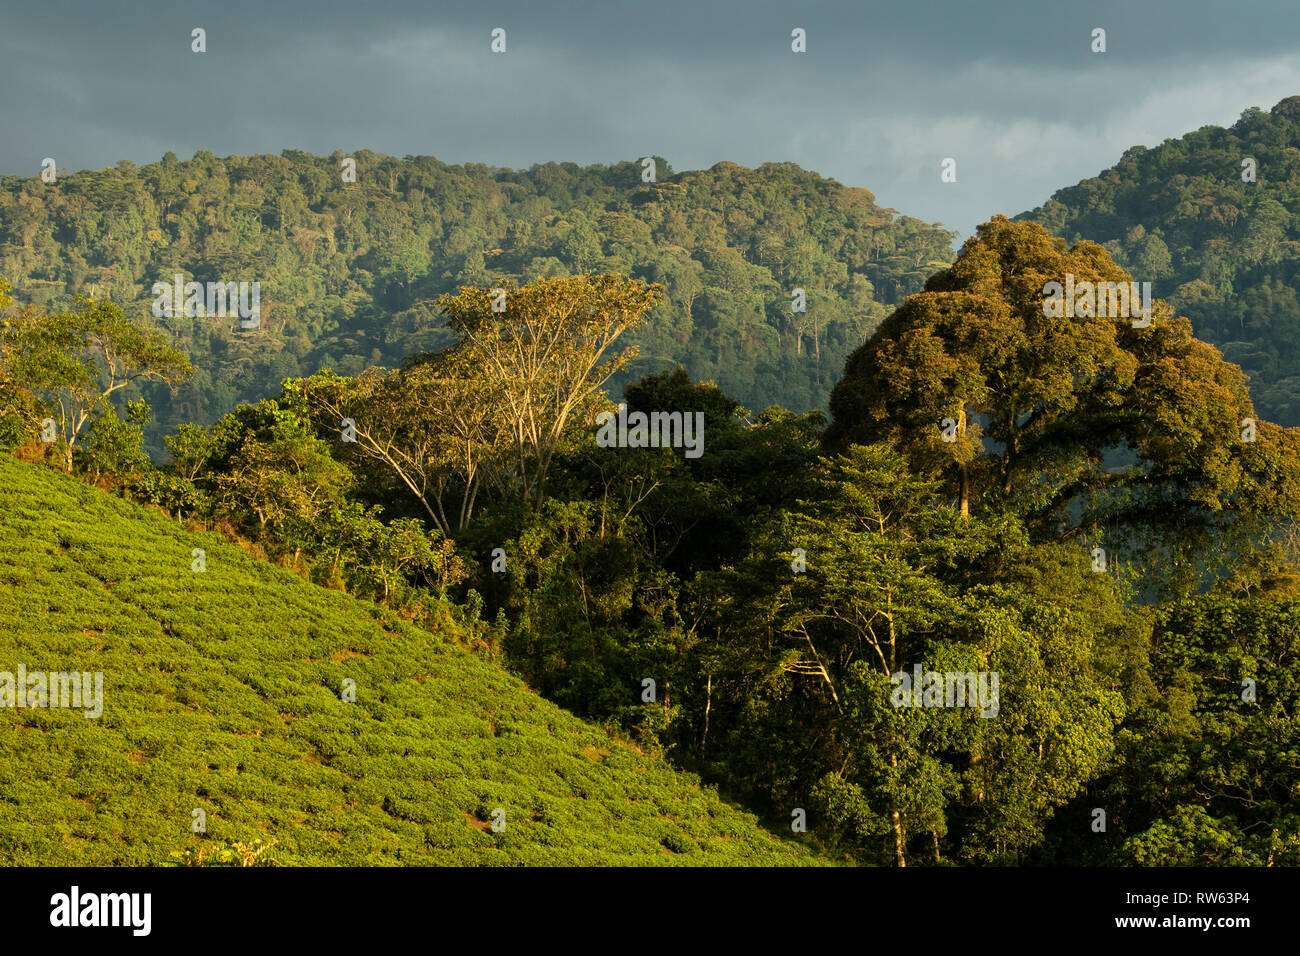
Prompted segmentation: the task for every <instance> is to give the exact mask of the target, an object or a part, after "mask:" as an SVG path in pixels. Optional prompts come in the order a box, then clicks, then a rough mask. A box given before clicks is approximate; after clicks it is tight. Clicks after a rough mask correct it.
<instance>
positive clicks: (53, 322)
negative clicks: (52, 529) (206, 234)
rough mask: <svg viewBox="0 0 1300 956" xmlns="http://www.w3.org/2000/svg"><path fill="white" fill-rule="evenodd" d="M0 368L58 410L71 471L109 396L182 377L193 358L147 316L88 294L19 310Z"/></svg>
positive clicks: (0, 343) (0, 334) (5, 331)
mask: <svg viewBox="0 0 1300 956" xmlns="http://www.w3.org/2000/svg"><path fill="white" fill-rule="evenodd" d="M0 367H2V368H3V374H4V376H5V377H6V378H7V379H11V380H13V381H15V382H18V383H19V384H21V385H23V386H24V387H26V388H28V389H30V390H31V391H32V392H33V393H34V394H35V395H36V396H37V397H38V398H40V399H42V400H43V401H44V402H45V403H46V404H47V405H48V406H50V407H51V408H52V409H57V410H58V418H57V419H56V422H57V425H58V429H59V434H60V436H61V439H62V446H63V449H62V450H63V463H64V468H65V470H67V471H71V470H72V462H73V453H74V450H75V448H76V445H77V441H78V438H79V436H80V435H81V431H82V428H83V427H84V426H85V425H86V423H87V421H89V420H90V418H91V416H92V415H94V414H95V413H96V412H98V411H100V410H101V409H102V408H103V406H104V404H105V403H106V402H107V401H108V399H109V396H111V395H112V394H113V393H114V392H117V391H119V390H121V389H123V388H126V387H127V386H128V385H130V384H132V383H134V382H138V381H143V380H154V381H161V382H166V383H168V384H176V383H178V382H180V381H181V380H183V379H184V378H185V377H186V376H187V375H189V374H190V371H191V366H190V363H189V360H188V359H187V358H186V357H185V356H184V355H183V354H182V353H181V352H179V351H178V350H177V349H175V348H173V347H172V346H171V345H170V344H169V343H168V341H167V338H166V336H164V335H163V334H162V333H161V332H158V331H157V330H155V329H152V328H150V327H149V326H148V325H146V324H145V322H144V320H136V319H130V318H128V317H127V316H126V315H125V314H124V313H123V312H122V310H121V309H120V308H118V307H117V306H116V305H114V304H113V303H112V302H108V301H98V302H97V301H95V300H93V299H87V298H81V299H78V302H77V305H76V307H75V308H74V309H71V310H68V311H62V312H43V311H41V310H38V309H32V308H27V309H22V310H19V311H18V312H17V313H16V314H15V315H14V316H13V317H12V318H10V319H9V320H8V321H7V322H6V324H5V326H4V327H2V328H0Z"/></svg>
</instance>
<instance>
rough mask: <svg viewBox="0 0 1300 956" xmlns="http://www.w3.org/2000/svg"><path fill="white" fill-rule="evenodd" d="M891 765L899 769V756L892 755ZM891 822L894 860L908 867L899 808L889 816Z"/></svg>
mask: <svg viewBox="0 0 1300 956" xmlns="http://www.w3.org/2000/svg"><path fill="white" fill-rule="evenodd" d="M889 763H890V765H891V766H892V767H894V768H895V769H897V768H898V755H897V754H890V755H889ZM889 818H890V822H891V823H892V825H893V830H894V859H895V860H896V861H897V863H898V865H899V866H907V859H906V857H905V856H904V855H903V815H902V814H901V813H899V812H898V808H897V806H895V807H894V810H893V812H891V813H890V815H889Z"/></svg>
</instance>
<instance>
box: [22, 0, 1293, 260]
mask: <svg viewBox="0 0 1300 956" xmlns="http://www.w3.org/2000/svg"><path fill="white" fill-rule="evenodd" d="M7 6H8V7H9V9H8V10H7V11H6V12H5V13H4V15H3V18H2V19H0V23H2V24H3V27H2V28H0V173H6V174H15V173H16V174H22V175H36V174H37V173H39V169H40V163H41V160H42V159H43V158H44V157H46V156H51V157H54V158H55V160H56V161H57V163H58V166H59V167H60V168H67V169H70V170H78V169H87V168H100V167H103V166H109V165H113V164H115V163H116V162H117V161H118V160H120V159H130V160H133V161H134V162H136V163H140V164H144V163H147V162H153V161H155V160H157V159H159V158H160V157H161V155H162V154H163V153H164V152H166V151H167V150H172V151H173V152H175V153H176V154H177V155H178V156H181V157H185V158H188V157H189V156H192V155H193V154H194V152H195V151H196V150H199V149H208V150H211V151H212V152H214V153H216V154H217V155H218V156H227V155H230V154H245V155H246V154H250V153H279V152H280V151H281V150H282V149H285V148H294V149H302V150H307V151H309V152H313V153H318V154H328V153H331V152H333V151H334V150H335V149H343V150H348V151H351V150H355V149H363V148H365V149H372V150H374V151H376V152H382V153H388V154H390V155H395V156H403V155H408V154H409V155H417V154H427V155H434V156H437V157H438V158H439V159H441V160H443V161H445V162H452V163H462V162H481V163H487V164H488V165H493V166H510V167H528V166H531V165H532V164H533V163H538V162H547V161H550V160H556V161H573V162H577V163H580V164H583V165H587V164H591V163H612V162H617V161H620V160H634V159H638V158H640V157H642V156H645V155H649V154H652V153H653V154H657V155H660V156H664V157H665V158H667V160H668V161H669V162H670V163H671V164H672V165H673V167H674V168H675V169H677V170H683V169H699V168H707V167H709V166H712V165H713V164H714V163H716V162H718V161H720V160H730V161H732V162H737V163H741V164H743V165H746V166H756V165H758V164H760V163H763V162H780V161H790V162H795V163H798V164H800V165H801V166H804V167H806V168H808V169H812V170H815V171H817V172H819V173H821V174H822V175H825V176H830V177H833V178H835V179H838V180H839V181H840V182H842V183H844V184H846V185H850V186H863V187H866V188H867V189H870V190H871V191H872V192H874V193H875V194H876V197H877V200H878V201H879V202H880V203H882V204H883V205H886V206H890V207H892V208H894V209H897V210H899V211H901V212H905V213H907V214H908V215H913V216H917V217H920V218H922V219H925V220H927V221H938V222H942V223H943V224H944V225H946V226H948V227H949V228H952V229H956V230H959V231H960V232H961V234H962V237H965V236H966V235H967V234H969V233H970V232H971V231H972V230H973V229H974V227H975V225H976V224H977V223H979V222H982V221H984V220H986V219H988V218H989V217H990V216H992V215H994V214H995V213H999V212H1004V213H1007V214H1009V215H1013V214H1015V213H1018V212H1021V211H1023V210H1025V209H1028V208H1032V207H1033V206H1036V205H1038V204H1040V203H1041V202H1043V201H1044V200H1045V199H1047V198H1048V197H1049V196H1050V195H1051V194H1052V192H1054V191H1055V190H1056V189H1058V188H1060V187H1061V186H1065V185H1070V184H1072V183H1074V182H1077V181H1078V180H1079V179H1082V178H1085V177H1088V176H1094V175H1096V174H1097V173H1098V172H1100V171H1101V170H1102V169H1104V168H1106V167H1107V166H1110V165H1112V164H1113V163H1114V162H1115V161H1116V160H1117V159H1118V158H1119V156H1120V155H1121V154H1122V153H1123V151H1124V150H1125V149H1127V148H1128V147H1129V146H1132V145H1135V144H1143V145H1147V146H1151V145H1155V144H1158V143H1159V142H1161V141H1162V140H1164V139H1166V138H1169V137H1178V136H1181V135H1182V134H1184V133H1186V132H1188V131H1190V130H1193V129H1196V128H1197V127H1200V126H1204V125H1207V124H1214V125H1221V126H1222V125H1230V124H1232V123H1233V122H1234V121H1235V120H1236V119H1237V117H1238V116H1239V115H1240V113H1241V111H1242V110H1243V109H1245V108H1247V107H1249V106H1259V107H1262V108H1264V109H1268V108H1270V107H1272V106H1273V104H1274V103H1276V102H1277V101H1278V100H1280V99H1282V98H1284V97H1286V96H1291V95H1296V94H1300V30H1298V29H1297V26H1300V8H1298V7H1297V6H1296V0H1231V2H1230V3H1225V2H1222V0H1177V2H1162V3H1156V2H1148V0H1119V2H1106V0H1100V2H1099V0H1089V3H1088V4H1086V5H1085V4H1077V3H1070V2H1065V0H1023V2H1022V0H989V2H984V3H975V2H972V0H955V2H948V0H944V2H926V0H906V2H901V3H900V2H891V3H881V2H876V0H835V2H830V0H827V2H815V0H814V2H807V0H805V2H762V0H751V2H709V0H642V2H630V0H592V2H559V0H526V2H519V3H503V2H494V0H472V2H463V3H462V2H458V3H444V2H439V0H424V2H386V0H364V2H347V3H344V2H317V3H305V2H298V0H294V2H279V0H256V2H244V0H216V2H207V0H205V2H187V0H167V2H159V3H154V2H149V0H128V2H119V3H114V2H109V0H83V2H80V3H68V2H57V0H53V2H39V3H37V2H32V3H22V4H18V3H12V4H8V5H7ZM195 27H202V28H204V29H205V30H206V32H207V52H206V53H203V54H199V53H194V52H192V51H191V30H192V29H193V28H195ZM497 27H500V28H502V29H504V30H505V31H506V52H505V53H503V54H494V53H492V52H491V50H490V44H491V32H492V30H493V29H494V28H497ZM795 27H800V28H803V29H804V30H806V32H807V52H806V53H803V54H796V53H793V52H792V51H791V48H790V47H791V36H790V34H791V30H792V29H794V28H795ZM1095 27H1101V28H1104V29H1105V30H1106V46H1107V50H1106V52H1105V53H1093V52H1092V51H1091V49H1090V45H1091V42H1092V40H1091V33H1092V30H1093V29H1094V28H1095ZM945 157H952V158H954V159H955V160H956V162H957V182H955V183H941V182H940V163H941V161H942V160H943V159H944V158H945Z"/></svg>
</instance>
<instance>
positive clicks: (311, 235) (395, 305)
mask: <svg viewBox="0 0 1300 956" xmlns="http://www.w3.org/2000/svg"><path fill="white" fill-rule="evenodd" d="M346 158H348V157H345V156H344V155H343V154H342V153H336V154H335V155H333V156H330V157H318V156H312V155H309V154H306V153H302V152H298V151H296V150H286V151H285V152H284V153H283V154H282V155H280V156H269V155H263V156H250V157H243V156H232V157H228V158H225V159H219V158H217V157H215V156H213V155H212V154H211V153H210V152H206V151H204V152H199V153H197V154H195V156H194V158H193V159H191V160H188V161H183V160H179V159H177V158H176V157H175V156H174V155H172V154H170V153H168V154H167V155H166V156H165V157H164V158H163V159H162V160H161V161H160V162H157V163H152V164H149V165H147V166H144V167H136V166H135V165H134V164H132V163H130V162H125V161H124V162H122V163H119V164H118V166H117V167H116V168H114V169H105V170H100V171H91V172H77V173H66V172H62V171H60V172H59V174H58V177H57V180H56V181H55V182H54V183H45V182H42V180H41V179H40V178H39V177H33V178H22V177H17V176H10V177H4V178H3V179H0V275H4V276H6V277H8V278H9V279H10V280H11V281H12V282H13V285H14V288H15V290H16V291H17V292H18V293H19V294H20V295H21V296H22V297H23V299H24V301H29V302H33V303H37V304H52V303H56V302H62V301H64V300H65V299H66V298H68V297H70V296H72V295H73V294H76V293H84V294H94V295H96V296H98V297H100V298H111V299H112V300H113V301H114V302H115V303H117V304H118V305H119V306H121V307H122V308H123V309H125V310H127V311H133V310H134V311H136V312H147V311H148V310H149V308H150V306H151V305H152V303H153V300H154V296H153V295H152V293H151V289H152V287H153V284H154V283H155V282H166V283H171V282H173V278H174V276H175V275H176V274H177V273H180V274H182V275H183V276H184V278H185V279H186V280H191V279H192V280H195V281H198V282H202V283H207V282H218V281H221V282H239V281H246V282H252V281H257V282H259V283H260V288H261V313H262V317H261V325H260V327H259V328H257V329H248V328H243V327H241V323H240V322H239V321H238V320H237V319H235V318H224V319H223V318H217V317H213V316H206V317H197V318H187V317H185V316H184V315H181V314H178V315H174V316H167V317H165V318H163V319H162V320H160V321H161V324H162V326H163V327H165V328H166V329H167V331H168V332H169V334H170V336H171V338H172V342H173V344H174V345H175V346H176V347H178V348H180V349H181V350H182V351H184V352H185V353H186V354H187V355H188V356H189V357H190V359H191V361H192V362H193V363H194V365H195V368H196V372H195V374H194V376H193V377H192V378H191V379H190V380H189V381H188V383H186V384H185V385H183V386H181V387H180V388H178V389H175V390H174V391H173V390H170V389H164V388H160V387H159V388H150V389H148V390H147V391H146V392H144V393H141V394H143V395H144V396H145V397H147V398H148V399H149V401H150V402H151V404H152V405H153V406H154V408H155V409H156V413H157V423H158V428H159V429H161V428H165V427H171V426H173V425H174V424H176V423H178V422H181V421H201V422H206V423H210V422H212V421H215V420H216V419H217V418H219V417H220V416H221V415H223V414H225V413H227V412H229V411H231V410H233V408H234V407H235V405H236V404H237V403H238V402H240V401H248V402H255V401H257V400H258V399H260V398H263V397H266V396H268V395H273V394H275V393H276V391H277V390H278V388H279V384H280V382H281V381H282V380H283V379H285V378H291V377H295V376H298V375H311V374H313V373H315V372H316V371H318V370H320V369H321V368H326V367H329V368H333V369H335V370H336V371H338V372H339V373H340V374H344V375H355V374H356V373H358V372H360V371H362V370H363V369H365V368H368V367H371V366H375V365H382V366H390V367H392V366H397V365H399V364H400V363H401V361H402V360H403V359H404V358H405V357H406V356H407V355H409V354H412V353H414V352H419V351H422V350H425V349H429V348H432V347H437V346H440V345H444V344H446V343H447V342H449V341H450V340H451V336H450V335H449V334H447V332H446V331H445V330H444V329H443V328H442V327H441V326H442V323H441V317H440V316H439V314H438V309H437V306H436V300H437V298H438V296H440V295H442V294H446V293H455V292H457V291H459V289H460V287H461V286H466V285H469V286H481V287H490V286H493V285H494V284H496V283H497V282H500V281H502V280H513V281H515V282H526V281H530V280H532V279H536V278H539V277H553V276H565V275H571V274H579V273H600V272H608V273H622V274H626V275H630V276H633V277H635V278H640V279H644V280H646V281H649V282H657V283H660V284H662V285H663V286H664V287H665V296H664V298H663V301H662V302H661V303H660V304H659V305H658V306H656V308H655V310H654V311H653V313H652V314H651V316H650V319H649V321H648V322H646V323H645V325H644V326H643V327H642V328H641V329H638V330H637V331H636V332H634V333H633V334H632V335H631V336H629V338H628V340H627V344H631V345H636V346H638V347H639V351H640V354H639V356H638V357H637V358H636V359H635V361H633V362H632V363H631V364H630V366H629V368H628V370H627V371H626V373H624V374H622V375H620V377H619V378H618V379H616V380H615V381H614V383H613V386H614V388H615V389H616V390H617V389H618V388H619V387H621V386H622V385H623V384H624V383H625V382H627V381H630V380H632V379H634V378H637V377H639V376H640V375H643V374H646V373H649V372H655V371H661V370H663V369H665V368H671V367H673V366H675V365H678V364H680V365H682V366H684V367H685V368H686V369H687V371H688V373H689V374H690V375H691V376H692V377H693V378H695V379H696V380H714V381H716V382H718V384H719V385H720V386H721V387H723V388H725V389H726V390H727V391H728V393H729V394H731V395H734V396H735V397H736V398H737V399H738V400H739V401H741V402H743V403H745V405H746V406H747V407H750V408H754V409H762V408H765V407H767V406H768V405H771V404H778V403H779V404H781V405H783V406H785V407H787V408H792V409H795V410H807V409H810V408H817V407H824V406H825V402H826V396H827V394H828V392H829V390H830V388H831V386H832V385H833V384H834V382H835V379H836V378H837V377H838V375H839V372H840V370H841V368H842V367H843V363H844V358H845V356H846V355H848V353H849V352H850V351H851V350H852V349H853V348H855V347H856V346H857V345H859V344H860V343H861V342H862V340H863V339H864V338H865V337H866V336H867V334H869V333H870V331H871V330H872V329H873V328H874V327H875V326H876V324H877V323H879V321H880V320H881V319H882V318H883V317H884V316H885V315H886V314H887V313H888V312H889V311H890V309H891V308H892V307H893V306H894V305H896V304H898V303H899V302H901V301H902V300H903V299H904V298H905V297H906V296H907V295H909V294H910V293H912V292H915V291H917V290H918V289H919V288H920V287H921V283H922V282H923V281H924V280H925V277H926V276H927V275H929V274H930V273H931V272H933V271H934V269H935V268H937V267H939V266H942V265H946V264H947V263H948V262H949V261H951V259H952V249H951V241H952V238H953V237H952V234H951V233H949V232H947V231H945V230H944V229H942V228H940V227H939V226H937V225H927V224H925V223H922V222H920V221H918V220H915V219H911V218H909V217H907V216H899V215H897V214H896V212H895V211H894V210H891V209H886V208H883V207H881V206H879V205H877V204H876V202H875V197H874V196H873V195H872V194H871V193H870V192H868V191H867V190H865V189H859V188H846V187H844V186H842V185H841V184H840V183H838V182H836V181H834V180H830V179H824V178H822V177H820V176H817V175H816V174H814V173H810V172H807V171H805V170H803V169H800V168H799V167H798V166H795V165H793V164H789V163H773V164H766V165H764V166H762V167H760V168H758V169H747V168H744V167H741V166H738V165H736V164H734V163H727V162H723V163H718V164H717V165H716V166H714V167H713V168H712V169H709V170H703V171H695V172H684V173H674V172H673V171H672V169H671V167H670V166H669V165H668V163H667V162H666V161H664V160H662V159H657V160H655V167H656V168H655V173H656V176H655V180H656V181H654V182H645V181H643V172H644V171H645V170H646V169H647V167H646V166H644V165H643V164H642V163H640V162H636V163H633V162H624V163H618V164H615V165H612V166H589V167H586V168H580V167H578V166H576V165H574V164H573V163H547V164H544V165H537V166H534V167H532V168H531V169H528V170H509V169H494V168H490V167H487V166H483V165H481V164H474V163H471V164H468V165H465V166H451V165H447V164H445V163H441V162H439V161H438V160H437V159H434V158H433V157H429V156H422V157H406V158H404V159H395V158H393V157H388V156H383V155H379V154H374V153H370V152H368V151H359V152H357V153H356V154H355V155H354V156H353V157H351V158H352V159H354V160H355V164H356V174H355V182H344V181H343V180H344V172H345V170H344V169H343V160H344V159H346ZM796 289H802V290H803V296H802V299H803V305H804V307H803V309H802V310H799V309H798V308H797V307H796V303H795V290H796ZM130 397H139V396H137V395H135V394H132V395H131V396H130ZM149 437H150V438H151V439H153V441H151V445H152V446H153V447H155V448H160V447H161V446H160V445H159V444H158V442H157V440H156V439H157V435H156V434H155V433H154V432H152V431H151V432H150V433H149Z"/></svg>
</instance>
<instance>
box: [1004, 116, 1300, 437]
mask: <svg viewBox="0 0 1300 956" xmlns="http://www.w3.org/2000/svg"><path fill="white" fill-rule="evenodd" d="M1248 160H1253V161H1254V162H1253V164H1252V163H1250V162H1247V161H1248ZM1252 167H1253V174H1254V175H1253V179H1254V181H1253V182H1251V181H1247V180H1250V179H1251V178H1252V176H1251V172H1252ZM1017 218H1020V219H1031V220H1034V221H1036V222H1039V223H1041V224H1043V225H1044V226H1046V227H1047V228H1048V229H1049V230H1051V231H1052V232H1054V233H1056V234H1057V235H1060V236H1064V237H1065V239H1066V240H1067V241H1068V242H1071V243H1073V242H1076V241H1078V240H1080V239H1091V240H1093V241H1094V242H1099V243H1101V244H1102V245H1104V246H1105V247H1106V248H1107V249H1108V250H1109V251H1110V254H1111V256H1112V258H1114V259H1115V261H1116V262H1117V263H1119V264H1120V265H1121V266H1122V267H1123V268H1124V269H1126V270H1127V271H1129V272H1130V273H1131V274H1132V275H1133V278H1134V279H1137V280H1139V281H1150V282H1151V283H1152V291H1153V293H1154V295H1155V296H1156V297H1158V298H1165V299H1168V300H1169V302H1170V303H1171V304H1172V305H1173V306H1174V309H1175V310H1176V311H1177V312H1178V313H1179V314H1181V315H1186V316H1187V317H1188V318H1189V319H1191V320H1192V326H1193V328H1194V329H1195V331H1196V335H1197V337H1198V338H1201V339H1204V340H1206V341H1209V342H1212V343H1213V344H1215V345H1217V346H1218V347H1219V348H1220V349H1222V351H1223V353H1224V356H1225V357H1226V358H1227V359H1228V360H1229V361H1230V362H1234V363H1236V364H1238V365H1240V366H1241V367H1242V368H1243V369H1244V370H1245V371H1246V373H1247V374H1248V375H1250V377H1251V380H1252V381H1251V388H1250V392H1251V398H1252V399H1253V400H1254V403H1255V408H1256V409H1257V410H1258V411H1259V412H1260V413H1261V414H1262V415H1263V416H1264V417H1266V418H1268V419H1270V420H1273V421H1277V422H1279V423H1280V424H1283V425H1300V298H1297V289H1298V288H1300V96H1292V97H1289V98H1287V99H1284V100H1282V101H1281V102H1280V103H1278V104H1277V105H1276V106H1274V107H1273V109H1272V110H1271V111H1269V112H1264V111H1263V110H1260V109H1256V108H1252V109H1248V110H1246V111H1245V112H1244V113H1242V115H1241V119H1240V120H1239V121H1238V122H1237V123H1236V124H1235V125H1234V126H1232V127H1231V128H1230V129H1223V128H1221V127H1218V126H1205V127H1202V128H1201V129H1199V130H1197V131H1196V132H1194V133H1189V134H1187V135H1186V136H1184V137H1183V138H1182V139H1177V140H1173V139H1170V140H1166V141H1165V142H1164V143H1163V144H1161V145H1160V146H1157V147H1155V148H1154V149H1147V148H1145V147H1142V146H1134V147H1133V148H1132V149H1130V150H1128V151H1127V152H1126V153H1124V156H1123V158H1122V159H1121V160H1120V161H1119V162H1118V163H1117V164H1116V165H1115V166H1113V167H1112V168H1110V169H1107V170H1105V171H1104V172H1102V173H1101V174H1100V175H1099V176H1097V177H1096V178H1093V179H1085V180H1084V181H1083V182H1081V183H1079V184H1078V185H1077V186H1071V187H1069V188H1068V189H1062V190H1061V191H1059V192H1058V193H1056V194H1055V195H1054V196H1053V197H1052V198H1051V199H1050V200H1048V202H1047V203H1045V204H1044V205H1043V206H1040V207H1039V208H1037V209H1034V210H1032V211H1031V212H1027V213H1024V214H1022V215H1021V216H1019V217H1017Z"/></svg>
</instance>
